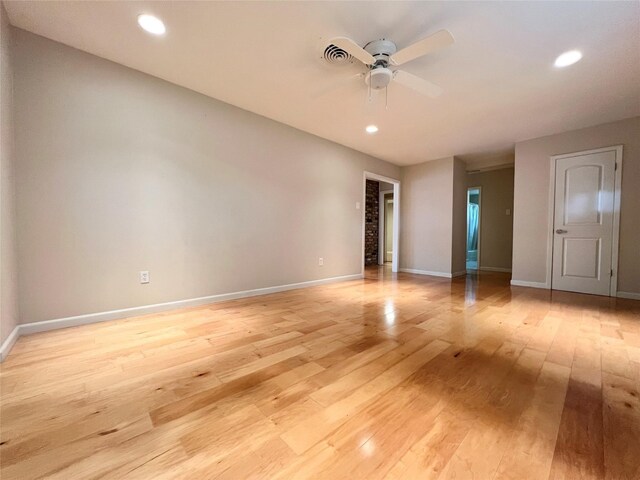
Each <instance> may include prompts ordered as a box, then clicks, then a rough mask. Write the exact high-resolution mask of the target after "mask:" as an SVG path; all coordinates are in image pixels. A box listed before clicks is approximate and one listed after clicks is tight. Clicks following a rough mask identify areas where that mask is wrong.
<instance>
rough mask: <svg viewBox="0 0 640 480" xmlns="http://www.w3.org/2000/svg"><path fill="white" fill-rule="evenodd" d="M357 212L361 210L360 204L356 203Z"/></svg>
mask: <svg viewBox="0 0 640 480" xmlns="http://www.w3.org/2000/svg"><path fill="white" fill-rule="evenodd" d="M356 210H360V202H356Z"/></svg>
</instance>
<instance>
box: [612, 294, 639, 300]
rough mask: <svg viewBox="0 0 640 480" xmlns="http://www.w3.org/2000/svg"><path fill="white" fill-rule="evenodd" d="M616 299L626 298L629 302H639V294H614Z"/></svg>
mask: <svg viewBox="0 0 640 480" xmlns="http://www.w3.org/2000/svg"><path fill="white" fill-rule="evenodd" d="M616 297H618V298H628V299H631V300H640V293H635V292H616Z"/></svg>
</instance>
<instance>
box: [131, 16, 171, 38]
mask: <svg viewBox="0 0 640 480" xmlns="http://www.w3.org/2000/svg"><path fill="white" fill-rule="evenodd" d="M138 25H140V26H141V27H142V29H143V30H145V31H147V32H149V33H152V34H153V35H164V33H165V32H166V31H167V29H166V28H165V26H164V23H162V20H160V19H159V18H158V17H154V16H153V15H147V14H146V13H143V14H142V15H138Z"/></svg>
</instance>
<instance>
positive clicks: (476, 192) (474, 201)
mask: <svg viewBox="0 0 640 480" xmlns="http://www.w3.org/2000/svg"><path fill="white" fill-rule="evenodd" d="M481 194H482V187H470V188H468V189H467V270H474V271H475V270H479V269H480V216H481Z"/></svg>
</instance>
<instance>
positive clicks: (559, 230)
mask: <svg viewBox="0 0 640 480" xmlns="http://www.w3.org/2000/svg"><path fill="white" fill-rule="evenodd" d="M556 233H567V231H566V230H562V229H561V228H559V229H557V230H556Z"/></svg>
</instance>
